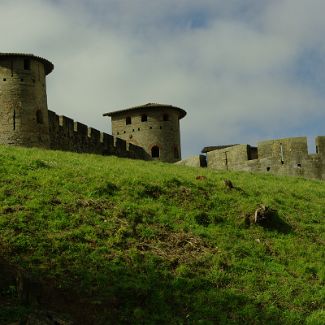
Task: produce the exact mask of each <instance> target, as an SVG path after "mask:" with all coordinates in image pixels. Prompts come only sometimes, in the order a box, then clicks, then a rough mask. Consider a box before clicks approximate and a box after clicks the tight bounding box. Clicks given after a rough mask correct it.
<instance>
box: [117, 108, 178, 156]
mask: <svg viewBox="0 0 325 325" xmlns="http://www.w3.org/2000/svg"><path fill="white" fill-rule="evenodd" d="M142 115H146V116H147V120H146V121H142V120H141V117H142ZM164 116H165V117H168V118H167V120H164ZM126 118H129V119H130V121H131V123H130V124H127V123H126ZM112 133H113V135H114V136H117V137H120V138H122V139H124V140H126V141H129V142H130V143H132V144H135V145H138V146H141V147H143V148H144V149H145V151H146V152H147V154H148V155H150V156H151V150H152V148H153V147H154V146H158V148H159V158H157V159H159V160H161V161H165V162H176V161H179V160H180V159H181V144H180V130H179V113H178V112H177V111H176V110H174V109H171V108H168V107H167V106H166V107H165V108H160V109H159V110H155V109H152V110H149V109H142V110H141V109H138V110H136V111H129V112H127V113H126V112H121V113H120V114H116V115H113V116H112Z"/></svg>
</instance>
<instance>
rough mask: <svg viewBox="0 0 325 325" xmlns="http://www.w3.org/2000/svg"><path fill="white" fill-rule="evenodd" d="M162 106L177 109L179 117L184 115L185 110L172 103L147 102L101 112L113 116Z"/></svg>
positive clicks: (156, 108) (158, 108)
mask: <svg viewBox="0 0 325 325" xmlns="http://www.w3.org/2000/svg"><path fill="white" fill-rule="evenodd" d="M162 108H170V109H174V110H176V111H178V113H179V118H180V119H181V118H183V117H184V116H185V115H186V111H185V110H183V109H182V108H179V107H176V106H173V105H166V104H158V103H148V104H144V105H139V106H133V107H129V108H125V109H121V110H118V111H114V112H109V113H105V114H103V116H114V115H116V114H121V113H127V112H129V111H137V110H143V109H148V110H152V109H155V110H160V109H162Z"/></svg>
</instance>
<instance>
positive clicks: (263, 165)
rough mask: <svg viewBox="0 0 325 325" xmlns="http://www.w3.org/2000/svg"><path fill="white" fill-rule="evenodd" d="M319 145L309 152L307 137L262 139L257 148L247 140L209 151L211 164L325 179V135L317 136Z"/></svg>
mask: <svg viewBox="0 0 325 325" xmlns="http://www.w3.org/2000/svg"><path fill="white" fill-rule="evenodd" d="M315 145H316V154H309V153H308V145H307V138H306V137H295V138H284V139H276V140H267V141H261V142H259V143H258V145H257V148H256V147H252V146H250V145H247V144H240V145H233V146H230V147H223V146H219V148H220V149H215V150H211V151H208V152H207V166H208V168H212V169H217V170H245V171H253V172H255V171H261V172H270V173H273V174H278V175H292V176H303V177H306V178H316V179H325V136H318V137H316V139H315ZM216 148H218V147H216Z"/></svg>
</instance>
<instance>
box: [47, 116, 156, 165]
mask: <svg viewBox="0 0 325 325" xmlns="http://www.w3.org/2000/svg"><path fill="white" fill-rule="evenodd" d="M48 118H49V121H48V122H49V123H48V124H49V137H50V146H49V148H50V149H54V150H63V151H74V152H80V153H94V154H101V155H115V156H118V157H125V158H133V159H143V160H149V159H150V157H149V155H148V154H147V153H146V152H145V150H144V149H143V148H142V147H139V146H136V145H134V144H132V143H128V142H127V141H125V140H122V139H120V138H117V137H113V136H112V135H110V134H107V133H104V132H100V131H98V130H96V129H94V128H91V127H88V126H87V125H85V124H82V123H79V122H76V121H74V120H73V119H71V118H69V117H66V116H62V115H61V116H59V115H57V114H56V113H55V112H52V111H50V110H49V111H48Z"/></svg>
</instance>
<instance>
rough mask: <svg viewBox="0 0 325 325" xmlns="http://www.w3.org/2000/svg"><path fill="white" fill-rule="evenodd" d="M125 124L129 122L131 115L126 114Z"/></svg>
mask: <svg viewBox="0 0 325 325" xmlns="http://www.w3.org/2000/svg"><path fill="white" fill-rule="evenodd" d="M125 124H126V125H129V124H131V116H127V117H126V119H125Z"/></svg>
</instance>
